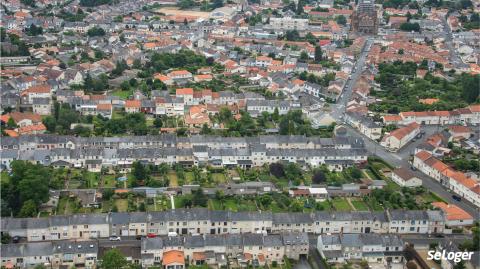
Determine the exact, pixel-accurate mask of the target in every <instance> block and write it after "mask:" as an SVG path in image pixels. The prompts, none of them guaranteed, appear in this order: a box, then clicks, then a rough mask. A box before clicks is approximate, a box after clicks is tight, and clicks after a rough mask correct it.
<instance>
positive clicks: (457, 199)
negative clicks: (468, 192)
mask: <svg viewBox="0 0 480 269" xmlns="http://www.w3.org/2000/svg"><path fill="white" fill-rule="evenodd" d="M452 199H453V200H455V201H457V202H460V201H462V197H460V196H458V195H452Z"/></svg>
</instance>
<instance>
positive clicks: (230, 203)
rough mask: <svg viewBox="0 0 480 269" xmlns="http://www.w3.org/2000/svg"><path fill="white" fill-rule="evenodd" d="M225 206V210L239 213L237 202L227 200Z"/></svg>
mask: <svg viewBox="0 0 480 269" xmlns="http://www.w3.org/2000/svg"><path fill="white" fill-rule="evenodd" d="M223 206H224V207H225V210H229V211H238V204H237V201H235V200H233V199H227V200H226V201H225V202H224V203H223Z"/></svg>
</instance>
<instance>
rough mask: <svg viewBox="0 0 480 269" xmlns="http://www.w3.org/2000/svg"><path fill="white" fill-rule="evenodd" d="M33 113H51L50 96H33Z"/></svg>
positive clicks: (43, 114)
mask: <svg viewBox="0 0 480 269" xmlns="http://www.w3.org/2000/svg"><path fill="white" fill-rule="evenodd" d="M32 110H33V113H35V114H38V115H42V116H45V115H50V114H51V113H52V103H51V99H50V98H37V97H35V98H33V101H32Z"/></svg>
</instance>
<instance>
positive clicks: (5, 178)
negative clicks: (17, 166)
mask: <svg viewBox="0 0 480 269" xmlns="http://www.w3.org/2000/svg"><path fill="white" fill-rule="evenodd" d="M0 181H1V182H2V183H8V182H9V181H10V176H8V172H7V171H2V172H1V173H0Z"/></svg>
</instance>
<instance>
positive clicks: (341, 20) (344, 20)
mask: <svg viewBox="0 0 480 269" xmlns="http://www.w3.org/2000/svg"><path fill="white" fill-rule="evenodd" d="M335 20H336V22H337V23H338V24H340V25H347V18H345V16H343V15H340V16H337V18H336V19H335Z"/></svg>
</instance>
